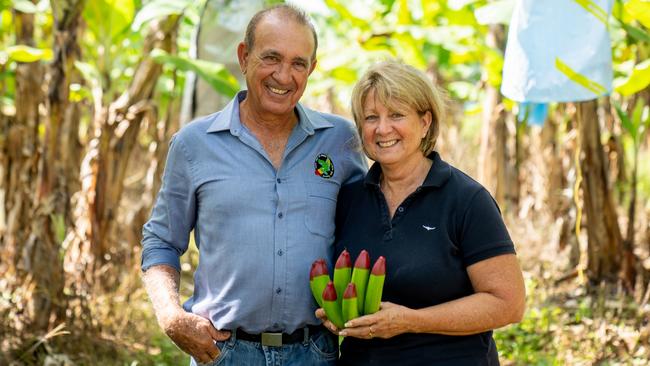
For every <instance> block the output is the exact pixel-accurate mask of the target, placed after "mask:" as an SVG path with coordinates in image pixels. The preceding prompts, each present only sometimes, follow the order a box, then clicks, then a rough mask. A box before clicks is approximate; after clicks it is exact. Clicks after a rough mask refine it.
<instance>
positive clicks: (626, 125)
mask: <svg viewBox="0 0 650 366" xmlns="http://www.w3.org/2000/svg"><path fill="white" fill-rule="evenodd" d="M614 108H616V114H618V118H620V119H621V125H622V126H623V129H625V131H627V132H628V133H629V134H630V136H632V139H633V140H634V141H636V129H635V128H634V123H632V120H631V119H630V117H629V116H628V115H627V113H625V112H624V111H623V109H621V106H620V105H618V103H616V102H614Z"/></svg>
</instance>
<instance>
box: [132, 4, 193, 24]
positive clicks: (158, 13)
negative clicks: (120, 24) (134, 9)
mask: <svg viewBox="0 0 650 366" xmlns="http://www.w3.org/2000/svg"><path fill="white" fill-rule="evenodd" d="M191 3H192V0H177V1H172V2H170V1H169V0H154V1H152V2H150V3H147V4H146V5H145V6H143V7H142V9H140V11H138V14H136V16H135V19H133V24H131V30H132V31H134V32H137V31H139V30H140V28H142V25H143V24H145V23H147V22H149V21H152V20H154V19H158V18H163V17H166V16H168V15H172V14H182V13H183V11H184V10H185V8H186V7H187V6H188V5H190V4H191Z"/></svg>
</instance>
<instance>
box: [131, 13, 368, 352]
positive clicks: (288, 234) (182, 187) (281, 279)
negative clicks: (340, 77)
mask: <svg viewBox="0 0 650 366" xmlns="http://www.w3.org/2000/svg"><path fill="white" fill-rule="evenodd" d="M316 47H317V38H316V32H315V30H314V28H313V26H312V25H311V23H310V22H309V20H308V19H307V17H306V15H305V14H304V13H303V12H301V11H300V10H298V9H296V8H294V7H291V6H288V5H280V6H276V7H274V8H271V9H267V10H264V11H261V12H259V13H257V14H256V15H255V16H254V17H253V18H252V19H251V21H250V22H249V25H248V28H247V30H246V36H245V40H244V42H242V43H241V44H239V46H238V49H237V55H238V58H239V64H240V66H241V70H242V73H243V74H244V75H245V76H246V85H247V89H248V90H247V91H242V92H240V93H238V95H237V96H236V97H235V98H234V99H233V100H232V101H231V103H230V104H229V105H228V106H226V107H225V108H224V109H223V110H222V111H220V112H218V113H215V114H212V115H210V116H207V117H204V118H201V119H198V120H196V121H194V122H192V123H190V124H189V125H187V126H186V127H184V128H183V129H181V130H180V131H179V132H178V133H177V134H176V135H175V136H174V138H173V140H172V143H171V146H170V150H169V154H168V157H167V165H166V167H165V173H164V175H163V184H162V188H161V190H160V192H159V194H158V199H157V201H156V204H155V206H154V209H153V212H152V215H151V218H150V220H149V221H148V222H147V223H146V224H145V226H144V229H143V236H144V238H143V246H144V248H143V253H142V268H143V270H144V271H145V275H144V282H145V286H146V288H147V292H148V293H149V296H150V297H151V300H152V303H153V305H154V310H155V312H156V316H157V318H158V322H159V324H160V326H161V327H162V328H163V329H164V330H165V332H166V333H167V335H168V336H169V337H170V338H171V339H172V340H173V341H174V343H176V344H177V345H178V346H179V347H180V348H181V349H182V350H183V351H185V352H187V353H188V354H190V355H191V356H192V357H193V359H192V364H195V363H196V362H200V363H207V362H214V364H216V363H218V364H219V365H271V364H273V365H280V364H282V365H330V364H333V363H334V361H335V360H336V357H337V353H338V350H337V343H336V339H335V338H334V337H333V336H332V335H331V334H330V333H329V332H327V331H325V330H323V328H322V326H320V325H319V324H320V321H319V320H318V319H317V318H316V317H315V315H314V310H315V302H314V300H313V299H312V296H311V293H310V290H309V269H310V266H311V263H312V262H313V261H314V260H315V259H317V258H325V259H327V260H330V259H331V257H332V242H333V237H334V214H335V208H336V207H335V206H336V199H337V194H338V190H339V187H340V186H341V184H343V183H346V182H349V181H352V180H356V179H361V177H362V176H363V173H364V170H365V160H364V158H363V157H362V155H361V154H360V149H359V147H358V146H359V145H358V139H357V138H356V135H355V133H354V127H353V125H352V124H351V123H350V122H348V121H346V120H344V119H342V118H339V117H335V116H332V115H327V114H323V113H318V112H315V111H312V110H309V109H307V108H304V107H303V106H301V105H300V104H298V101H299V99H300V97H301V96H302V94H303V91H304V90H305V86H306V84H307V78H308V76H309V75H310V74H311V72H312V71H313V70H314V68H315V66H316ZM192 230H194V238H195V241H196V244H197V247H198V248H199V264H198V267H197V269H196V272H195V273H194V294H193V295H192V297H191V298H190V299H189V300H188V301H187V302H185V303H184V304H183V307H181V306H180V304H179V296H178V283H179V271H180V265H179V257H180V255H182V254H183V253H184V252H185V251H186V249H187V245H188V237H189V234H190V232H191V231H192ZM330 265H331V263H330Z"/></svg>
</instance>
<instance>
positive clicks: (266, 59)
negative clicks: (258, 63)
mask: <svg viewBox="0 0 650 366" xmlns="http://www.w3.org/2000/svg"><path fill="white" fill-rule="evenodd" d="M262 60H264V62H278V61H279V59H278V57H277V56H264V57H263V58H262Z"/></svg>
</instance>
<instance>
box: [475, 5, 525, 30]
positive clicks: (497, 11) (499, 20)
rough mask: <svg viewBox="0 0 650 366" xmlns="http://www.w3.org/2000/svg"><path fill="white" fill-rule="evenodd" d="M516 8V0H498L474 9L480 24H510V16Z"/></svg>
mask: <svg viewBox="0 0 650 366" xmlns="http://www.w3.org/2000/svg"><path fill="white" fill-rule="evenodd" d="M514 8H515V1H514V0H497V1H494V2H491V3H489V4H487V5H485V6H482V7H480V8H478V9H476V10H475V11H474V16H475V17H476V21H477V22H478V23H479V24H483V25H487V24H510V18H511V17H512V12H513V10H514Z"/></svg>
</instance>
